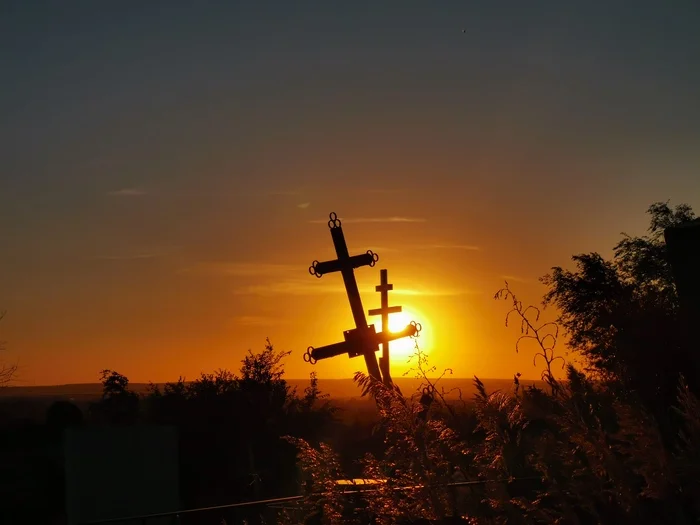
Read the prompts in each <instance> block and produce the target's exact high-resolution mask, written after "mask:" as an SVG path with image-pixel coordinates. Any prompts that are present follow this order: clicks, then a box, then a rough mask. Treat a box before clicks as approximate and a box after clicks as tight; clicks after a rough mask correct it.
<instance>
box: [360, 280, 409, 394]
mask: <svg viewBox="0 0 700 525" xmlns="http://www.w3.org/2000/svg"><path fill="white" fill-rule="evenodd" d="M387 274H388V272H387V270H384V269H383V270H381V271H380V282H381V284H380V285H379V286H376V287H375V290H376V291H378V292H379V293H380V294H381V307H380V308H375V309H373V310H370V311H369V312H367V313H368V314H369V315H381V316H382V332H384V333H388V332H389V314H396V313H399V312H400V311H401V307H400V306H389V291H391V290H393V289H394V285H393V284H389V277H388V275H387ZM379 368H380V369H381V371H382V377H383V378H384V383H385V384H387V385H390V384H391V373H390V369H391V367H390V366H389V341H385V342H383V343H382V357H380V358H379Z"/></svg>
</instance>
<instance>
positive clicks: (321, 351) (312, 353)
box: [304, 341, 350, 364]
mask: <svg viewBox="0 0 700 525" xmlns="http://www.w3.org/2000/svg"><path fill="white" fill-rule="evenodd" d="M349 350H350V343H348V342H347V341H343V342H342V343H334V344H332V345H326V346H320V347H318V348H312V347H309V350H307V354H308V356H309V358H308V359H307V358H306V355H305V356H304V361H306V362H307V363H311V364H314V363H315V362H316V361H318V360H320V359H328V358H329V357H335V356H337V355H342V354H347V353H348V352H349ZM311 360H313V362H312V361H311Z"/></svg>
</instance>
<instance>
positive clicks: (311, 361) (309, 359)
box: [304, 346, 316, 365]
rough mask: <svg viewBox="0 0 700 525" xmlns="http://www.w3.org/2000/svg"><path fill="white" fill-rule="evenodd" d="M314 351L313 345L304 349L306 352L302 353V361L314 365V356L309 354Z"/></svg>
mask: <svg viewBox="0 0 700 525" xmlns="http://www.w3.org/2000/svg"><path fill="white" fill-rule="evenodd" d="M313 351H314V347H313V346H310V347H308V348H307V349H306V353H305V354H304V362H306V363H309V364H312V365H315V364H316V359H314V356H313V355H311V352H313Z"/></svg>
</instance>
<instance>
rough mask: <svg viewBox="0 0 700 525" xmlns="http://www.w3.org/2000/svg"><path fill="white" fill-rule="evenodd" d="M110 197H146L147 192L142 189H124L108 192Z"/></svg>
mask: <svg viewBox="0 0 700 525" xmlns="http://www.w3.org/2000/svg"><path fill="white" fill-rule="evenodd" d="M107 195H109V196H110V197H141V196H143V195H146V192H145V191H144V190H142V189H140V188H123V189H121V190H114V191H110V192H107Z"/></svg>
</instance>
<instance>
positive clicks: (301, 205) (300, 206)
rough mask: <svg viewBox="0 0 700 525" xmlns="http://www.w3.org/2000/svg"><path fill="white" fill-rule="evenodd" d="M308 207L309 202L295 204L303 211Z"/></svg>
mask: <svg viewBox="0 0 700 525" xmlns="http://www.w3.org/2000/svg"><path fill="white" fill-rule="evenodd" d="M309 206H311V203H310V202H302V203H301V204H297V208H301V209H302V210H305V209H306V208H308V207H309Z"/></svg>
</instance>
